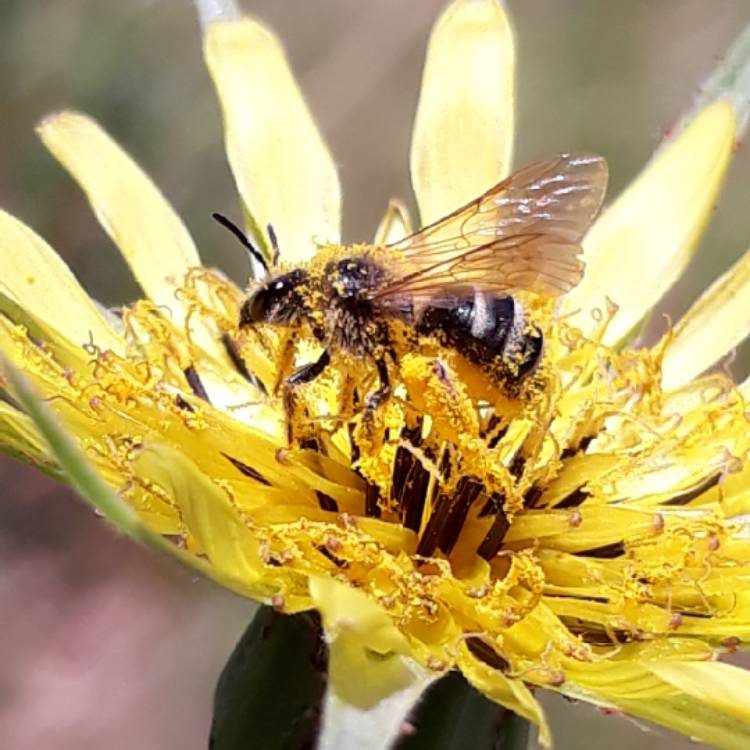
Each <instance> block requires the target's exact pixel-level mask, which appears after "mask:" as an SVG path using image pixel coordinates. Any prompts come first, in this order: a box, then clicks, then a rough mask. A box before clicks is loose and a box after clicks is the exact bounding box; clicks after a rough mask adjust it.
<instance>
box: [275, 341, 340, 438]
mask: <svg viewBox="0 0 750 750" xmlns="http://www.w3.org/2000/svg"><path fill="white" fill-rule="evenodd" d="M330 362H331V355H330V354H329V353H328V350H327V349H325V350H324V351H323V353H322V354H321V355H320V357H318V359H317V360H315V362H311V363H310V364H308V365H304V366H303V367H300V368H299V370H297V371H296V372H293V373H292V374H291V375H290V376H289V377H288V378H287V379H286V380H285V381H284V412H285V414H286V429H287V439H288V441H289V445H293V443H294V427H295V417H296V406H297V403H296V402H297V399H296V396H295V390H296V388H298V387H299V386H301V385H304V384H305V383H310V382H312V381H313V380H315V378H317V377H318V375H320V374H321V373H322V372H323V370H325V369H326V367H328V365H329V364H330Z"/></svg>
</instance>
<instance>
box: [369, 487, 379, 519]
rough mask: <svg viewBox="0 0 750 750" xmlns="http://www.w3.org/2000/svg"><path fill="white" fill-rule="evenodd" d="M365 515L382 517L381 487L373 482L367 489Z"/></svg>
mask: <svg viewBox="0 0 750 750" xmlns="http://www.w3.org/2000/svg"><path fill="white" fill-rule="evenodd" d="M365 515H367V516H370V518H380V488H379V487H378V486H377V485H375V484H373V483H372V482H368V483H367V488H366V489H365Z"/></svg>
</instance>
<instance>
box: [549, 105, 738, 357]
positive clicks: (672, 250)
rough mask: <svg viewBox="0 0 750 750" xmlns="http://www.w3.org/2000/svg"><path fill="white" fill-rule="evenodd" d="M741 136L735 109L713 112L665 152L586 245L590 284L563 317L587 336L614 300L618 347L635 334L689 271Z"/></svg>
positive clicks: (608, 337) (611, 331)
mask: <svg viewBox="0 0 750 750" xmlns="http://www.w3.org/2000/svg"><path fill="white" fill-rule="evenodd" d="M735 133H736V115H735V110H734V107H733V106H732V105H731V104H730V103H728V102H726V101H720V102H717V103H715V104H712V105H711V106H709V107H707V108H706V109H705V110H704V111H703V112H701V113H700V114H699V115H697V116H696V117H695V119H694V120H693V121H692V122H691V123H690V124H689V125H688V126H687V127H686V128H685V130H684V131H682V132H681V133H680V135H679V136H677V138H676V139H675V140H674V141H673V142H672V143H670V144H669V145H667V146H665V147H664V148H663V149H661V150H660V151H659V152H658V154H657V155H656V157H655V158H654V159H653V161H652V162H651V163H650V164H649V166H648V167H646V169H645V170H644V171H643V173H642V174H641V175H640V177H638V178H637V179H636V181H635V182H634V183H633V184H632V185H631V186H630V187H629V188H628V189H627V190H626V191H625V192H624V193H623V194H622V195H621V196H620V197H619V198H618V199H617V200H616V201H615V203H613V204H612V206H610V207H609V209H607V210H606V211H605V213H604V214H603V215H602V217H601V218H600V219H599V220H598V221H597V222H596V224H595V225H594V226H593V228H592V229H591V231H590V232H589V234H588V236H587V237H586V240H585V242H584V255H583V257H584V260H585V262H586V272H585V274H584V277H583V281H582V282H581V283H580V284H579V286H578V287H576V288H575V289H574V290H573V291H572V292H571V293H570V294H569V295H568V296H567V297H566V298H565V299H564V300H563V305H562V312H563V313H574V314H573V315H572V316H571V320H572V322H573V323H574V324H575V325H577V326H579V327H581V328H582V329H583V331H584V332H586V333H589V332H591V331H592V330H593V328H594V326H595V325H596V322H595V320H594V318H593V316H592V311H593V310H594V309H595V308H599V309H600V310H604V309H605V308H606V303H607V300H608V299H609V300H611V301H612V302H614V303H615V304H616V305H618V306H619V311H618V312H617V314H616V315H615V317H614V320H613V321H612V322H611V323H610V325H609V327H608V328H607V330H606V334H605V337H604V338H605V341H606V342H607V343H616V342H618V341H620V340H622V339H623V337H625V336H626V335H627V334H628V333H630V332H631V331H632V330H633V328H635V326H637V325H638V323H639V322H640V321H641V320H642V319H643V318H644V316H645V315H646V314H647V313H648V311H649V310H650V309H651V308H652V307H653V306H654V304H655V303H656V302H657V301H658V300H659V299H661V297H662V296H663V295H664V293H665V292H666V291H667V290H668V289H669V287H670V286H671V285H672V284H673V283H674V281H675V280H676V279H677V278H678V276H679V275H680V274H681V273H682V271H683V270H684V268H685V266H686V265H687V263H688V261H689V260H690V257H691V255H692V253H693V250H694V249H695V246H696V244H697V242H698V240H699V239H700V236H701V234H702V232H703V229H704V227H705V225H706V222H707V221H708V218H709V216H710V214H711V211H712V209H713V206H714V203H715V201H716V197H717V195H718V193H719V190H720V188H721V186H722V184H723V182H724V175H725V174H726V170H727V166H728V165H729V160H730V157H731V154H732V149H733V146H734V142H735Z"/></svg>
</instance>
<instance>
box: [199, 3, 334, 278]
mask: <svg viewBox="0 0 750 750" xmlns="http://www.w3.org/2000/svg"><path fill="white" fill-rule="evenodd" d="M204 51H205V57H206V63H207V65H208V69H209V71H210V73H211V76H212V78H213V80H214V84H215V85H216V89H217V91H218V94H219V99H220V100H221V106H222V109H223V112H224V129H225V139H226V149H227V156H228V158H229V164H230V166H231V168H232V172H233V173H234V179H235V181H236V183H237V189H238V190H239V193H240V196H241V197H242V200H243V203H244V206H245V209H246V211H247V213H248V214H249V216H250V217H251V227H250V229H251V231H253V232H254V234H255V235H256V239H257V240H258V241H259V242H260V243H261V244H262V245H263V246H264V249H266V250H268V239H267V229H266V228H267V226H268V225H269V224H271V225H272V226H273V228H274V230H275V232H276V235H277V237H278V240H279V247H280V248H281V255H282V258H283V259H284V260H285V261H288V262H290V263H295V262H299V261H301V260H305V259H308V258H310V257H311V255H312V254H313V253H314V251H315V248H316V243H322V242H337V241H338V239H339V225H340V222H341V189H340V187H339V181H338V175H337V174H336V167H335V165H334V163H333V160H332V159H331V156H330V154H329V153H328V149H327V148H326V145H325V143H324V142H323V139H322V138H321V136H320V133H319V132H318V129H317V127H316V126H315V122H314V120H313V118H312V116H311V114H310V111H309V110H308V108H307V105H306V104H305V101H304V99H303V98H302V94H301V93H300V91H299V89H298V87H297V84H296V83H295V80H294V77H293V75H292V72H291V70H290V69H289V64H288V62H287V60H286V57H285V56H284V51H283V49H282V47H281V45H280V44H279V42H278V40H277V39H276V37H275V36H274V35H273V34H272V33H271V32H270V31H268V29H266V28H265V27H264V26H262V25H261V24H259V23H257V22H256V21H253V20H251V19H248V18H245V19H242V20H240V21H236V22H215V23H210V24H209V25H208V27H207V29H206V36H205V47H204ZM253 225H254V226H253Z"/></svg>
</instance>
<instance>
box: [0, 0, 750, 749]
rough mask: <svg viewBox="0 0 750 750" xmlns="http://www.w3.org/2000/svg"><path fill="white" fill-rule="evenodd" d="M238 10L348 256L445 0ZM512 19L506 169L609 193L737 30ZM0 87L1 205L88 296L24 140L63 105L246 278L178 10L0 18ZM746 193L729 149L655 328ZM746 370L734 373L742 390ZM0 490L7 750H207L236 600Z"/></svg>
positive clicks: (746, 169) (680, 305) (590, 7)
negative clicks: (268, 31) (305, 128)
mask: <svg viewBox="0 0 750 750" xmlns="http://www.w3.org/2000/svg"><path fill="white" fill-rule="evenodd" d="M241 4H242V6H243V7H244V9H245V10H246V11H247V12H248V13H252V14H255V15H257V16H258V17H260V18H262V19H264V20H265V21H267V22H268V23H269V24H271V25H272V26H273V27H274V28H275V29H276V31H277V32H278V33H279V34H280V36H281V37H282V39H283V40H284V43H285V45H286V48H287V51H288V53H289V57H290V59H291V63H292V66H293V68H294V70H295V72H296V74H297V76H298V78H299V80H300V81H301V84H302V88H303V89H304V91H305V93H306V95H307V98H308V101H309V104H310V107H311V108H312V110H313V112H314V113H315V115H316V116H317V118H318V121H319V123H320V125H321V128H322V130H323V132H324V134H325V137H326V139H327V140H328V142H329V144H330V146H331V147H332V149H333V151H334V153H335V155H336V159H337V161H338V164H339V167H340V174H341V179H342V183H343V187H344V194H345V236H346V239H347V240H349V241H353V240H366V239H367V238H369V237H370V236H371V235H372V232H373V230H374V227H375V226H376V225H377V222H378V220H379V217H380V215H381V213H382V211H383V208H384V206H385V204H386V201H387V199H388V198H389V197H390V196H392V195H398V196H403V197H406V198H408V200H410V201H411V196H410V193H409V178H408V170H407V165H408V147H409V138H410V128H411V121H412V117H413V113H414V109H415V105H416V98H417V91H418V85H419V80H420V75H421V65H422V59H423V55H424V49H425V44H426V41H427V35H428V33H429V29H430V25H431V23H432V22H433V20H434V18H435V17H436V15H437V14H438V12H439V10H440V8H441V7H442V4H443V3H442V0H419V2H412V3H403V2H402V1H401V0H378V2H370V3H361V2H354V1H353V0H309V1H308V2H305V3H300V2H292V1H291V0H287V1H286V2H279V0H241ZM508 4H509V6H510V8H511V12H512V15H513V18H514V20H515V26H516V31H517V40H518V42H517V43H518V53H519V68H518V104H519V109H518V121H517V128H518V136H517V149H516V157H517V162H518V163H523V162H526V161H529V160H531V159H533V158H537V157H541V156H545V155H549V154H553V153H556V152H561V151H567V150H574V149H587V150H592V151H595V152H598V153H601V154H602V155H604V156H605V157H606V158H607V159H608V161H609V163H610V169H611V172H612V180H611V192H610V196H613V195H615V194H616V193H617V192H619V190H620V189H621V188H622V187H623V186H625V185H626V184H627V183H628V181H629V180H630V179H631V178H633V177H634V176H635V175H636V174H637V173H638V171H639V170H640V168H641V167H642V165H643V164H644V162H645V161H646V160H647V159H648V157H649V155H650V153H651V152H652V151H653V149H654V148H655V147H656V146H657V145H658V143H659V141H660V140H661V138H662V137H663V134H664V132H665V130H666V129H667V128H668V127H669V126H670V125H672V124H673V123H674V122H675V121H676V120H677V119H678V117H679V115H680V113H681V112H683V111H684V110H685V109H686V108H687V107H688V106H689V105H690V103H691V101H692V100H693V98H694V97H695V95H696V94H697V91H698V87H699V85H700V82H701V81H702V80H703V79H704V78H705V77H706V76H707V75H708V74H709V73H710V71H711V70H712V68H713V67H714V66H715V65H716V63H717V61H718V60H720V59H721V56H722V54H723V52H724V50H725V49H726V48H727V46H728V45H729V44H730V43H731V41H732V40H733V38H734V37H735V35H736V34H737V33H739V31H740V30H741V29H742V27H743V26H744V25H745V24H746V23H747V22H748V21H750V0H715V1H714V2H711V3H707V2H705V0H660V2H659V3H654V2H648V1H647V0H630V1H629V2H627V3H621V2H615V1H614V0H611V1H610V2H602V1H601V0H509V2H508ZM0 92H1V96H2V99H3V104H2V131H1V136H0V206H2V208H4V209H6V210H9V211H11V212H12V213H14V214H15V215H16V216H18V217H20V218H21V219H23V220H24V221H26V222H27V223H28V224H29V225H31V226H32V227H34V228H35V229H36V230H37V231H38V232H40V233H41V234H42V235H43V236H44V237H45V238H46V239H47V240H48V241H50V242H51V243H52V244H53V245H54V246H55V248H56V249H57V250H58V252H59V253H60V254H61V255H62V257H63V258H65V259H66V261H67V262H68V263H69V264H70V266H71V267H72V268H73V269H74V270H75V272H76V274H77V275H78V277H79V279H80V280H81V282H82V283H83V285H84V286H85V287H86V288H87V289H88V290H89V291H90V292H91V293H92V294H93V295H94V296H95V297H97V298H99V299H100V300H102V301H103V302H105V303H107V304H119V303H123V302H126V301H128V300H130V299H132V298H133V297H135V296H136V295H137V294H138V290H137V288H136V285H135V283H134V282H133V281H132V279H131V277H130V275H129V272H128V271H127V269H126V267H125V265H124V264H123V262H122V261H121V260H120V257H119V255H118V254H117V252H116V251H115V249H114V247H113V246H112V245H111V243H110V242H109V240H108V239H107V238H106V236H105V235H104V233H103V232H102V231H101V230H100V229H99V227H98V226H97V224H96V222H95V220H94V218H93V216H92V215H91V213H90V212H89V210H88V207H87V204H86V202H85V200H84V198H83V196H82V194H80V193H79V192H78V190H77V189H76V188H75V187H74V186H73V183H72V182H71V181H70V180H69V178H68V177H67V176H66V175H65V174H64V172H63V170H62V169H61V168H60V167H58V166H57V164H56V163H55V162H54V161H53V160H52V158H51V157H50V156H48V155H47V153H46V152H45V150H44V149H43V148H42V146H41V145H40V144H39V142H38V141H37V139H36V137H35V135H34V132H33V127H34V124H35V123H36V122H37V121H38V120H39V119H40V118H41V117H43V116H44V115H45V114H46V113H48V112H50V111H52V110H55V109H57V108H61V107H72V108H77V109H81V110H84V111H86V112H87V113H89V114H91V115H93V116H94V117H96V118H97V119H98V120H99V121H100V122H101V123H102V124H103V125H104V126H105V127H106V128H107V129H108V130H109V131H110V132H111V133H112V134H113V135H114V136H115V137H116V138H117V139H118V140H119V141H120V142H121V143H122V144H123V145H124V146H125V147H126V148H127V149H128V151H130V153H131V154H132V155H133V156H134V157H135V158H136V159H137V160H138V161H139V162H140V163H141V164H142V165H143V167H144V168H145V169H146V170H147V171H148V172H149V173H150V174H151V176H152V177H153V178H154V180H155V181H156V182H157V184H158V185H159V186H160V187H161V188H162V189H163V190H164V192H165V193H166V195H167V196H168V197H169V199H170V200H171V201H172V202H173V204H174V205H175V207H176V208H177V210H178V212H179V213H180V214H181V215H182V217H183V219H184V220H185V221H186V223H187V224H188V226H189V228H190V229H191V230H192V231H193V233H194V236H195V237H196V239H197V241H198V244H199V247H200V251H201V254H202V257H203V258H204V260H205V261H206V262H207V263H208V264H209V265H217V266H220V267H222V268H223V269H224V270H225V271H227V272H228V273H229V274H230V275H232V276H233V277H234V278H235V279H236V280H238V281H240V282H242V281H243V279H244V277H245V275H246V272H247V268H246V262H245V257H244V253H243V251H241V250H240V249H238V247H237V245H236V243H235V242H233V241H232V239H231V237H229V236H228V235H227V234H226V233H225V232H224V231H223V230H221V229H220V228H218V227H217V226H216V225H215V224H214V223H213V222H212V221H211V219H210V214H211V212H212V211H216V210H218V211H222V212H225V213H227V214H229V215H233V216H238V215H239V209H238V205H237V200H236V197H235V195H234V192H233V188H232V182H231V178H230V176H229V173H228V169H227V167H226V164H225V160H224V157H223V151H222V139H221V130H220V120H219V111H218V107H217V104H216V101H215V99H214V96H213V91H212V88H211V84H210V81H209V79H208V76H207V74H206V71H205V70H204V67H203V64H202V60H201V43H200V34H199V29H198V26H197V22H196V19H195V14H194V12H193V7H192V5H191V3H190V2H188V0H128V2H127V3H123V2H119V1H118V0H65V1H64V2H61V1H60V0H2V2H0ZM487 95H488V96H491V95H492V92H487ZM748 184H750V154H748V153H745V152H744V151H743V149H742V146H741V144H740V146H739V148H738V153H737V158H736V160H735V164H734V166H733V167H732V172H731V174H730V177H729V182H728V185H727V188H726V190H725V193H724V195H723V197H722V199H721V201H720V204H719V206H718V208H717V210H716V212H715V216H714V219H713V223H712V226H711V228H710V230H709V232H708V235H707V237H706V238H705V240H704V242H703V243H702V245H701V247H700V249H699V252H698V254H697V256H696V258H695V260H694V261H693V263H692V265H691V266H690V268H689V269H688V272H687V273H686V274H685V276H684V278H683V279H682V280H681V282H680V283H679V284H678V286H677V287H676V288H675V289H674V290H673V292H672V293H671V294H670V296H669V298H668V299H667V300H666V301H665V303H664V307H663V312H668V313H669V314H671V315H672V316H673V317H674V318H676V317H678V316H679V314H680V313H681V312H682V311H684V310H685V309H686V307H687V306H688V304H689V303H690V301H691V300H692V299H694V298H695V296H696V295H697V294H698V293H699V292H700V290H702V289H703V288H704V287H705V286H706V285H707V283H708V282H709V281H711V280H712V279H713V278H714V277H715V276H716V275H718V274H719V273H721V272H722V271H723V270H724V269H726V267H727V266H728V265H729V264H730V263H731V262H733V261H734V260H735V259H736V258H738V257H739V256H740V254H741V253H742V252H743V251H744V250H745V249H746V248H747V246H748V240H750V214H749V213H748V211H747V200H748V192H747V186H748ZM657 321H658V319H657ZM660 325H661V324H660V323H658V322H657V327H660ZM747 354H748V352H747V351H743V350H740V352H739V355H738V357H737V360H736V361H735V363H734V365H733V366H734V368H735V370H736V373H737V374H738V375H744V374H745V372H746V371H747V364H748V361H749V360H748V356H747ZM0 486H2V487H3V491H2V494H1V496H0V632H1V633H2V636H3V637H2V639H0V663H1V664H2V665H3V669H2V671H1V672H0V737H2V741H1V742H2V746H3V748H6V750H31V748H34V750H37V749H38V748H40V747H45V748H56V749H57V750H68V748H70V749H71V750H72V749H73V748H75V749H76V750H93V749H94V748H101V747H108V748H110V750H124V749H125V748H135V747H137V748H141V750H150V749H151V748H154V749H157V748H170V747H179V748H181V750H203V748H205V747H206V736H207V732H208V726H209V722H210V714H211V697H212V690H213V686H214V683H215V680H216V677H217V676H218V673H219V671H220V669H221V667H222V665H223V662H224V660H225V659H226V657H227V656H228V654H229V652H230V650H231V648H232V646H233V644H234V642H235V641H236V639H237V638H238V637H239V634H240V633H241V631H242V630H243V628H244V626H245V625H246V623H247V621H248V619H249V617H250V614H251V606H250V605H249V604H248V603H247V602H243V601H240V600H238V599H236V598H234V597H233V596H231V595H229V594H227V593H226V592H223V591H221V590H219V589H218V588H217V587H215V586H213V585H211V584H210V583H208V582H206V581H202V580H195V579H194V578H192V577H191V576H190V575H189V574H187V573H186V572H185V571H183V570H181V569H178V568H177V567H176V566H175V565H174V564H172V563H171V562H170V561H167V560H162V559H160V558H158V557H156V556H154V555H153V554H151V553H150V552H148V551H146V550H143V549H141V548H137V547H135V546H134V545H133V544H131V543H129V542H127V541H125V540H123V539H120V538H118V537H117V536H115V535H114V534H113V533H112V532H111V531H110V530H109V529H108V528H107V527H106V526H105V525H104V523H103V522H101V521H100V520H99V519H97V518H95V517H94V516H93V514H92V513H91V512H90V511H89V510H88V509H87V508H86V507H84V506H83V505H82V504H80V503H79V501H77V500H76V499H75V497H74V496H73V494H72V493H71V492H69V491H68V490H67V489H65V488H63V487H61V486H60V485H58V484H56V483H54V482H53V481H52V480H48V479H46V478H44V477H42V476H41V475H38V474H37V473H35V472H34V471H32V470H30V469H28V468H27V467H25V466H22V465H19V464H16V463H14V462H12V461H10V460H8V459H5V458H3V457H0ZM548 705H549V710H550V714H551V718H552V724H553V727H555V728H556V734H557V738H558V747H559V748H561V750H568V748H576V750H585V749H586V748H596V747H600V746H601V743H602V741H603V740H604V741H606V743H607V746H608V747H609V748H610V749H611V750H616V749H617V748H626V747H631V746H632V745H633V744H634V743H635V742H637V743H638V744H639V747H640V748H641V750H647V749H648V748H657V747H658V748H672V750H678V748H687V747H689V746H693V744H692V743H690V742H689V741H688V740H687V739H682V738H678V737H676V736H674V735H671V734H670V733H669V732H666V731H664V730H657V729H651V730H648V731H645V730H644V727H642V726H639V725H637V724H635V723H634V722H631V721H628V720H625V719H619V718H613V717H604V716H601V715H599V714H598V713H597V712H596V711H595V710H593V709H591V708H588V707H585V706H576V705H571V704H568V703H564V702H562V701H558V700H556V699H551V700H549V701H548Z"/></svg>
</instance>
